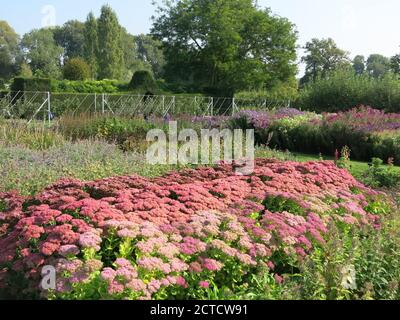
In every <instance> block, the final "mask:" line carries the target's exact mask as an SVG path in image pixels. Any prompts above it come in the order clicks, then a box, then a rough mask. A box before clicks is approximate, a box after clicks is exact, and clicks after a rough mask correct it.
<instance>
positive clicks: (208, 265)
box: [199, 258, 224, 271]
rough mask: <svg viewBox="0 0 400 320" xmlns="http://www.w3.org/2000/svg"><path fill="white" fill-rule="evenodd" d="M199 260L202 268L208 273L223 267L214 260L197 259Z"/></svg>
mask: <svg viewBox="0 0 400 320" xmlns="http://www.w3.org/2000/svg"><path fill="white" fill-rule="evenodd" d="M199 260H200V261H201V263H202V265H203V267H204V268H205V269H207V270H210V271H219V270H221V269H222V267H223V266H224V265H223V264H222V263H221V262H219V261H217V260H215V259H209V258H199Z"/></svg>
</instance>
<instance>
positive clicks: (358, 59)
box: [353, 55, 366, 75]
mask: <svg viewBox="0 0 400 320" xmlns="http://www.w3.org/2000/svg"><path fill="white" fill-rule="evenodd" d="M365 68H366V66H365V58H364V56H360V55H358V56H355V58H354V59H353V69H354V71H355V72H356V74H358V75H360V74H363V73H364V71H365Z"/></svg>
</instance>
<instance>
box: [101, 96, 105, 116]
mask: <svg viewBox="0 0 400 320" xmlns="http://www.w3.org/2000/svg"><path fill="white" fill-rule="evenodd" d="M104 112H105V96H104V93H102V94H101V113H104Z"/></svg>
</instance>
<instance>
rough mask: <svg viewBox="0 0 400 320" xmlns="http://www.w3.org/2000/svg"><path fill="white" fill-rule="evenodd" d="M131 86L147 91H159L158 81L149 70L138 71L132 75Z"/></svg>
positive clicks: (134, 88)
mask: <svg viewBox="0 0 400 320" xmlns="http://www.w3.org/2000/svg"><path fill="white" fill-rule="evenodd" d="M129 87H130V88H131V89H133V90H141V91H145V92H152V93H153V92H155V91H157V89H158V88H157V83H156V81H155V80H154V78H153V76H152V75H151V73H150V72H149V71H147V70H142V71H136V72H135V73H134V75H133V76H132V80H131V82H130V84H129Z"/></svg>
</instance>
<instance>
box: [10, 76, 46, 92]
mask: <svg viewBox="0 0 400 320" xmlns="http://www.w3.org/2000/svg"><path fill="white" fill-rule="evenodd" d="M50 90H51V81H50V79H44V78H22V77H17V78H14V81H13V83H12V84H11V91H15V92H17V91H29V92H33V91H39V92H49V91H50Z"/></svg>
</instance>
